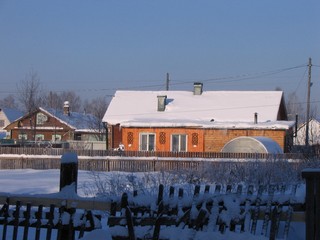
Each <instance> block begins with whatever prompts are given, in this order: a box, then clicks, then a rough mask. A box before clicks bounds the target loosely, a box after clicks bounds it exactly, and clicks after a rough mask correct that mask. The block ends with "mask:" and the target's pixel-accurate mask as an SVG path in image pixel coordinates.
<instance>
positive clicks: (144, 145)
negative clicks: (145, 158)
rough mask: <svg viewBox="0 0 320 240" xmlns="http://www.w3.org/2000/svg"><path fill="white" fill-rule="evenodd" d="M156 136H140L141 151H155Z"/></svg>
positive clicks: (148, 134)
mask: <svg viewBox="0 0 320 240" xmlns="http://www.w3.org/2000/svg"><path fill="white" fill-rule="evenodd" d="M155 139H156V137H155V134H154V133H141V134H140V151H154V150H155Z"/></svg>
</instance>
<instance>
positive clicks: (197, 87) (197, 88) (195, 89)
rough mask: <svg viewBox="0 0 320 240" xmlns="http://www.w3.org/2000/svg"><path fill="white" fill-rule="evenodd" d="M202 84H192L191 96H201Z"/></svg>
mask: <svg viewBox="0 0 320 240" xmlns="http://www.w3.org/2000/svg"><path fill="white" fill-rule="evenodd" d="M202 88H203V83H201V82H195V83H194V84H193V95H201V94H202Z"/></svg>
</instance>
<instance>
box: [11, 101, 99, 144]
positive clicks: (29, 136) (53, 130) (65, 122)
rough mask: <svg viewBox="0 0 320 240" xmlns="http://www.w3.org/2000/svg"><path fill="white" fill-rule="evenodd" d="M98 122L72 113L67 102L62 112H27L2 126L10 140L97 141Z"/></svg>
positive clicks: (52, 110)
mask: <svg viewBox="0 0 320 240" xmlns="http://www.w3.org/2000/svg"><path fill="white" fill-rule="evenodd" d="M99 122H101V120H99V119H97V118H96V117H94V116H93V115H91V114H84V113H78V112H71V111H70V107H69V103H68V102H65V104H64V107H63V109H44V108H41V107H40V108H38V109H37V110H35V111H33V112H31V113H28V114H26V115H24V116H22V117H20V118H18V119H17V120H15V121H14V122H12V123H10V124H9V125H8V126H6V127H5V130H6V131H8V132H9V133H10V136H11V139H16V140H20V141H52V142H56V141H68V140H78V141H93V140H99V138H100V136H101V135H102V131H101V130H100V129H98V127H97V126H98V125H99V124H98V123H99Z"/></svg>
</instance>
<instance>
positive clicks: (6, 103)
mask: <svg viewBox="0 0 320 240" xmlns="http://www.w3.org/2000/svg"><path fill="white" fill-rule="evenodd" d="M65 101H69V104H70V108H71V111H73V112H84V113H90V114H93V115H94V116H96V117H97V118H98V119H100V120H101V119H102V118H103V115H104V114H105V112H106V110H107V107H108V104H109V103H108V102H107V99H106V97H96V98H93V99H91V100H83V99H82V98H81V96H79V95H78V94H77V93H75V92H74V91H72V90H69V91H63V92H53V91H47V90H44V89H43V87H42V84H41V81H40V77H39V75H38V73H37V72H36V71H34V70H31V71H30V72H29V73H27V74H26V76H25V78H24V79H23V80H21V81H20V82H19V83H18V84H17V94H16V95H13V94H10V95H8V96H6V97H4V98H2V99H0V108H14V109H19V110H22V111H23V112H25V113H28V112H32V111H33V110H35V109H37V108H38V107H43V108H54V109H62V107H63V103H64V102H65Z"/></svg>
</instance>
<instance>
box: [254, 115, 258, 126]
mask: <svg viewBox="0 0 320 240" xmlns="http://www.w3.org/2000/svg"><path fill="white" fill-rule="evenodd" d="M257 123H258V113H254V124H257Z"/></svg>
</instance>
